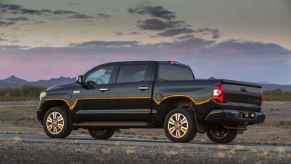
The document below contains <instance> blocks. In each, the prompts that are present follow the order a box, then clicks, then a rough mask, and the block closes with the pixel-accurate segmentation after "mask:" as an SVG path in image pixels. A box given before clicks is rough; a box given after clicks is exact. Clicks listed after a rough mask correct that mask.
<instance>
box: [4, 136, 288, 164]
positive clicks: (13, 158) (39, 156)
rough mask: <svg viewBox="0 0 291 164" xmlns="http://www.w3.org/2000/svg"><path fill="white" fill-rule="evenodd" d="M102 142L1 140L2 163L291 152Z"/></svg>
mask: <svg viewBox="0 0 291 164" xmlns="http://www.w3.org/2000/svg"><path fill="white" fill-rule="evenodd" d="M104 142H105V143H103V144H100V143H98V142H97V143H96V144H84V143H82V144H80V143H77V142H73V141H72V142H67V141H66V142H49V143H42V142H41V143H29V142H23V141H21V140H15V141H0V159H1V161H0V163H1V164H10V163H30V164H33V163H43V164H45V163H54V164H58V163H60V164H63V163H73V164H81V163H110V164H115V163H116V164H117V163H118V164H131V163H139V164H146V163H152V164H155V163H157V164H162V163H168V164H171V163H182V164H183V163H197V164H198V163H199V164H204V163H223V164H235V163H257V164H261V163H277V164H280V163H282V164H283V163H284V164H285V163H286V164H287V163H290V160H291V152H289V151H286V150H285V149H284V148H280V147H278V148H276V149H275V148H274V150H270V149H269V150H264V149H255V148H253V149H252V148H247V149H246V148H243V147H240V146H236V147H233V148H226V147H225V146H215V147H213V146H211V147H207V146H197V145H189V144H172V143H171V144H170V143H169V144H163V143H154V144H144V143H139V142H135V143H133V142H131V144H128V143H123V142H119V141H104Z"/></svg>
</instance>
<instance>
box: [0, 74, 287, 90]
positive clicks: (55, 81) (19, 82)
mask: <svg viewBox="0 0 291 164" xmlns="http://www.w3.org/2000/svg"><path fill="white" fill-rule="evenodd" d="M74 81H75V78H71V77H59V78H52V79H48V80H38V81H27V80H24V79H21V78H19V77H16V76H14V75H12V76H10V77H8V78H6V79H3V80H0V88H17V87H21V86H24V85H26V86H34V87H42V88H47V87H50V86H54V85H60V84H66V83H71V82H74ZM260 84H261V85H262V86H263V88H264V90H276V89H280V90H283V91H291V85H281V84H271V83H266V82H261V83H260Z"/></svg>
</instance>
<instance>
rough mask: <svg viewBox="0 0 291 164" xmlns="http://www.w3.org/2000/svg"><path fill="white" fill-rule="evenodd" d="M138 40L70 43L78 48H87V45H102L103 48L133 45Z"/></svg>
mask: <svg viewBox="0 0 291 164" xmlns="http://www.w3.org/2000/svg"><path fill="white" fill-rule="evenodd" d="M138 44H139V42H137V41H89V42H83V43H78V44H71V47H78V48H88V47H103V48H112V47H133V46H137V45H138Z"/></svg>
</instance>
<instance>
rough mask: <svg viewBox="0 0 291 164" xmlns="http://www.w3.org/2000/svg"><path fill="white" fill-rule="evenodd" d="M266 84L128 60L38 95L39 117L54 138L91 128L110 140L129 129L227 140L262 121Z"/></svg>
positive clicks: (98, 136)
mask: <svg viewBox="0 0 291 164" xmlns="http://www.w3.org/2000/svg"><path fill="white" fill-rule="evenodd" d="M261 104H262V88H261V86H259V85H257V84H254V83H247V82H239V81H232V80H224V79H204V80H203V79H201V80H200V79H195V77H194V74H193V72H192V70H191V68H190V67H189V66H187V65H184V64H181V63H178V62H172V61H171V62H170V61H169V62H168V61H128V62H114V63H107V64H103V65H99V66H97V67H95V68H93V69H92V70H90V71H88V72H87V73H85V74H84V75H81V76H79V77H78V80H76V82H74V83H72V84H65V85H59V86H54V87H51V88H48V89H47V90H46V91H44V92H42V93H41V94H40V105H39V108H38V110H37V118H38V120H39V121H40V122H41V124H42V126H43V128H44V130H45V132H46V134H47V135H48V136H49V137H52V138H64V137H67V136H68V135H69V134H70V133H71V131H72V130H76V129H79V128H84V129H88V131H89V134H90V135H91V136H92V137H93V138H95V139H108V138H110V137H111V136H112V135H113V133H114V131H116V130H118V129H125V128H164V131H165V134H166V136H167V137H168V138H169V139H170V140H171V141H173V142H189V141H191V140H192V139H193V138H194V137H195V135H196V133H206V134H207V136H208V137H209V139H210V140H212V141H213V142H215V143H229V142H231V141H232V140H234V139H235V137H236V136H237V134H239V133H241V132H243V131H244V130H246V127H247V126H248V125H252V124H258V123H262V122H264V120H265V115H264V114H263V113H262V112H261Z"/></svg>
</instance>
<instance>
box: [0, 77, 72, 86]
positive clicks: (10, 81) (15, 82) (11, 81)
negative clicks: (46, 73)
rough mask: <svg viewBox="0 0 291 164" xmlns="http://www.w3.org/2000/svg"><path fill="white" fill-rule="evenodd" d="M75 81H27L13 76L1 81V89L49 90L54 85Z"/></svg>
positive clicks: (56, 79) (61, 79)
mask: <svg viewBox="0 0 291 164" xmlns="http://www.w3.org/2000/svg"><path fill="white" fill-rule="evenodd" d="M74 81H75V79H74V78H70V77H59V78H52V79H49V80H38V81H27V80H23V79H21V78H18V77H16V76H14V75H12V76H10V77H8V78H6V79H3V80H0V88H17V87H21V86H24V85H26V86H34V87H42V88H47V87H50V86H54V85H59V84H66V83H71V82H74Z"/></svg>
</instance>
